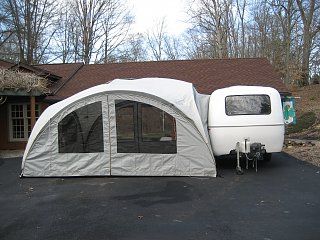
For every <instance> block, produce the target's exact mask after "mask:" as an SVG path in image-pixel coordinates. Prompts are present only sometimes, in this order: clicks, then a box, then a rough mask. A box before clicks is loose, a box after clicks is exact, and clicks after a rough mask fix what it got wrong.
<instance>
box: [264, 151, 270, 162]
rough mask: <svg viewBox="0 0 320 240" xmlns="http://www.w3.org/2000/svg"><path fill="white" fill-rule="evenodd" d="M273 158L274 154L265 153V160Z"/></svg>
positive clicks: (268, 160)
mask: <svg viewBox="0 0 320 240" xmlns="http://www.w3.org/2000/svg"><path fill="white" fill-rule="evenodd" d="M271 158H272V154H271V153H265V154H264V155H263V161H264V162H270V161H271Z"/></svg>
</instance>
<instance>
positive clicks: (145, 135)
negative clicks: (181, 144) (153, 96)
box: [141, 104, 176, 141]
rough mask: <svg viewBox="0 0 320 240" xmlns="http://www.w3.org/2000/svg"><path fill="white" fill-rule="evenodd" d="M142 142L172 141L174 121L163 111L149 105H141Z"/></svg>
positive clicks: (173, 137)
mask: <svg viewBox="0 0 320 240" xmlns="http://www.w3.org/2000/svg"><path fill="white" fill-rule="evenodd" d="M141 124H142V141H172V140H176V136H175V119H174V117H172V116H171V115H169V114H168V113H166V112H165V111H162V110H160V109H159V108H156V107H153V106H151V105H147V104H142V105H141Z"/></svg>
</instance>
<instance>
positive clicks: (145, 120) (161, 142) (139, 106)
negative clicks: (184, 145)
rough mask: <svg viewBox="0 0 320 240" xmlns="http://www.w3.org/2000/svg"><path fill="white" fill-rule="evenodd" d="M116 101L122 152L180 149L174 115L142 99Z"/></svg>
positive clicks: (119, 148) (119, 149)
mask: <svg viewBox="0 0 320 240" xmlns="http://www.w3.org/2000/svg"><path fill="white" fill-rule="evenodd" d="M115 103H116V130H117V152H118V153H158V154H175V153H177V141H176V121H175V118H174V117H173V116H171V115H170V114H168V113H166V112H165V111H163V110H161V109H159V108H156V107H154V106H152V105H148V104H145V103H141V102H135V101H126V100H116V102H115Z"/></svg>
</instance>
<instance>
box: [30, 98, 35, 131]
mask: <svg viewBox="0 0 320 240" xmlns="http://www.w3.org/2000/svg"><path fill="white" fill-rule="evenodd" d="M30 117H31V130H32V129H33V126H34V124H35V123H36V98H35V96H30Z"/></svg>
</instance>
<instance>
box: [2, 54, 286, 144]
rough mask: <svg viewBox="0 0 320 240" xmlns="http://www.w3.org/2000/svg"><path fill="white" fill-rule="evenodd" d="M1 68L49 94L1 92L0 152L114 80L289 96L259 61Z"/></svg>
mask: <svg viewBox="0 0 320 240" xmlns="http://www.w3.org/2000/svg"><path fill="white" fill-rule="evenodd" d="M0 68H4V69H13V70H19V71H22V72H28V73H34V74H35V75H37V76H40V77H44V78H46V79H47V80H48V81H49V82H50V85H49V90H50V93H49V94H47V93H43V92H39V91H28V90H19V89H17V90H15V89H1V88H0V104H1V105H0V128H1V137H0V150H5V149H6V150H8V149H23V148H24V147H25V145H26V142H27V140H28V136H29V135H30V132H31V129H32V127H33V125H34V123H35V121H36V119H37V117H38V116H39V115H40V114H41V112H42V111H44V109H45V108H46V107H47V106H48V105H50V104H53V103H55V102H58V101H61V100H63V99H65V98H67V97H70V96H71V95H73V94H75V93H78V92H80V91H82V90H85V89H87V88H90V87H92V86H95V85H98V84H102V83H106V82H108V81H111V80H113V79H116V78H121V79H136V78H144V77H161V78H173V79H179V80H183V81H186V82H191V83H193V84H194V86H195V87H196V89H197V91H198V92H199V93H203V94H211V93H212V92H213V91H214V90H216V89H219V88H224V87H229V86H234V85H256V86H267V87H273V88H275V89H277V90H278V91H279V92H280V93H281V94H283V95H286V94H288V93H287V89H286V87H285V85H284V84H283V82H282V80H281V78H280V76H279V75H278V74H277V73H276V72H275V70H274V69H273V67H272V66H271V64H270V63H269V62H268V60H266V59H263V58H243V59H207V60H175V61H158V62H134V63H108V64H90V65H84V64H82V63H69V64H41V65H32V66H30V65H27V64H21V63H20V64H12V63H9V62H6V61H0ZM177 94H178V93H177Z"/></svg>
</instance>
